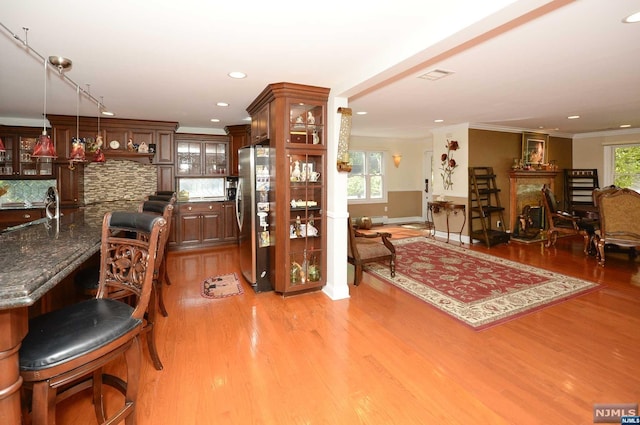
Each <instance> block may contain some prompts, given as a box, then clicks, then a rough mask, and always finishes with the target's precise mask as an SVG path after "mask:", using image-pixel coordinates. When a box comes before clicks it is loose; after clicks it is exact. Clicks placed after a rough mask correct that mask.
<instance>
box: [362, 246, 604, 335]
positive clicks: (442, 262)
mask: <svg viewBox="0 0 640 425" xmlns="http://www.w3.org/2000/svg"><path fill="white" fill-rule="evenodd" d="M393 244H394V245H395V247H396V276H395V277H394V278H392V277H391V276H390V273H389V266H388V264H386V265H385V264H381V263H373V264H370V265H369V266H368V267H366V268H365V270H366V271H367V272H369V273H372V274H374V275H375V276H378V277H380V278H382V279H383V280H385V281H387V282H390V283H391V284H393V285H395V286H397V287H399V288H401V289H403V290H405V291H407V292H408V293H410V294H413V295H415V296H417V297H418V298H420V299H422V300H423V301H425V302H427V303H428V304H430V305H432V306H433V307H436V308H438V309H440V310H442V311H443V312H445V313H447V314H449V315H450V316H452V317H454V318H456V319H458V320H460V321H461V322H463V323H465V324H466V325H468V326H470V327H472V328H473V329H475V330H481V329H486V328H488V327H490V326H493V325H496V324H499V323H503V322H505V321H507V320H512V319H515V318H517V317H520V316H522V315H524V314H526V313H530V312H532V311H535V310H538V309H540V308H543V307H548V306H550V305H553V304H556V303H559V302H561V301H565V300H567V299H569V298H572V297H575V296H578V295H582V294H585V293H587V292H590V291H593V290H596V289H598V288H599V285H597V284H595V283H592V282H587V281H585V280H581V279H576V278H572V277H569V276H565V275H561V274H558V273H554V272H550V271H547V270H542V269H538V268H535V267H531V266H527V265H525V264H521V263H516V262H513V261H509V260H505V259H502V258H498V257H493V256H490V255H487V254H483V253H480V252H476V251H470V250H468V249H466V248H463V247H460V246H454V245H449V244H446V243H442V242H438V241H435V240H433V239H428V238H423V237H417V238H408V239H401V240H396V241H394V242H393Z"/></svg>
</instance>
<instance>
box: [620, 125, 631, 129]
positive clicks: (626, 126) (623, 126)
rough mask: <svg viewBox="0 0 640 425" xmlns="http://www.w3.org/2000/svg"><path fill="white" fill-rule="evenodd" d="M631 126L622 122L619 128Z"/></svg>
mask: <svg viewBox="0 0 640 425" xmlns="http://www.w3.org/2000/svg"><path fill="white" fill-rule="evenodd" d="M629 127H631V124H622V125H620V128H629Z"/></svg>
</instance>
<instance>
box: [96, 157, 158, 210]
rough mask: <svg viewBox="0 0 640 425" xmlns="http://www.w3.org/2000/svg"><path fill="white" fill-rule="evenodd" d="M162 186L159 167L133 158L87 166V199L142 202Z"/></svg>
mask: <svg viewBox="0 0 640 425" xmlns="http://www.w3.org/2000/svg"><path fill="white" fill-rule="evenodd" d="M157 186H158V175H157V172H156V167H155V166H154V165H152V164H141V163H139V162H136V161H129V160H122V161H121V160H112V159H110V160H107V162H105V163H103V164H99V163H90V164H88V165H87V166H86V167H85V169H84V202H85V204H92V203H95V202H105V201H124V200H132V201H142V200H144V198H145V197H146V196H147V195H150V194H153V193H155V191H156V190H157Z"/></svg>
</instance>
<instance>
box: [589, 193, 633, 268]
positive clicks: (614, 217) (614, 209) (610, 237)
mask: <svg viewBox="0 0 640 425" xmlns="http://www.w3.org/2000/svg"><path fill="white" fill-rule="evenodd" d="M598 211H599V215H600V229H599V230H598V231H597V232H596V239H597V241H598V263H599V264H600V265H601V266H604V262H605V247H606V246H607V245H615V246H617V247H624V248H629V256H630V257H631V258H634V257H635V256H636V255H637V253H636V248H637V247H640V194H639V193H638V192H636V191H635V190H631V189H619V190H615V191H610V192H609V193H606V194H603V195H602V196H600V197H599V198H598Z"/></svg>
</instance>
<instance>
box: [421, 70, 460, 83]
mask: <svg viewBox="0 0 640 425" xmlns="http://www.w3.org/2000/svg"><path fill="white" fill-rule="evenodd" d="M453 73H454V72H453V71H447V70H444V69H432V70H430V71H427V72H426V73H424V74H422V75H420V76H418V78H421V79H423V80H430V81H435V80H439V79H440V78H444V77H448V76H449V75H451V74H453Z"/></svg>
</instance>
